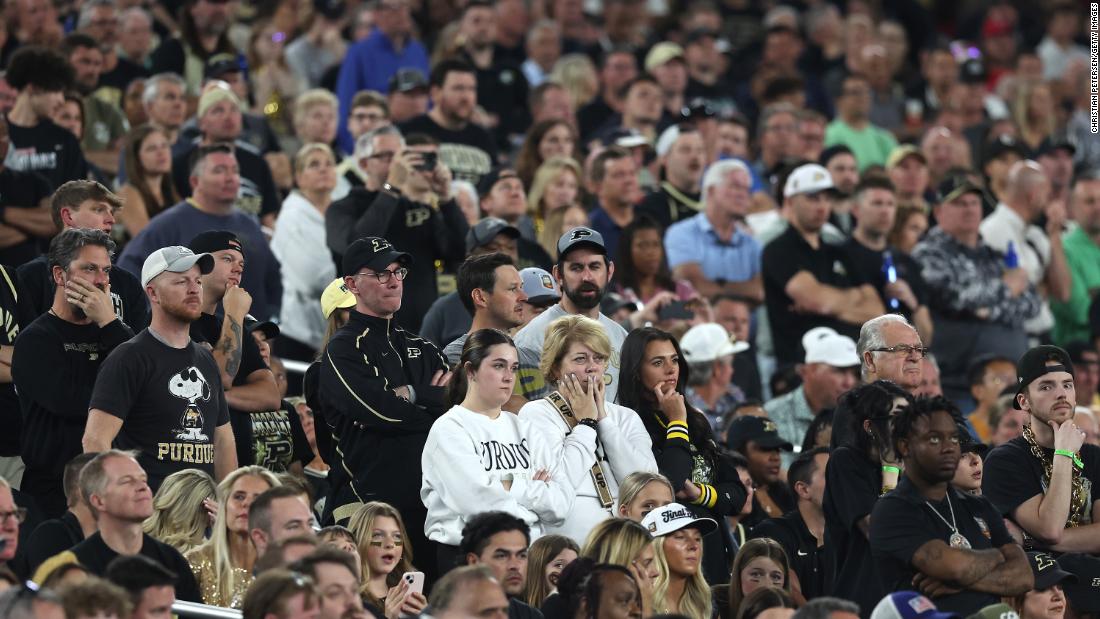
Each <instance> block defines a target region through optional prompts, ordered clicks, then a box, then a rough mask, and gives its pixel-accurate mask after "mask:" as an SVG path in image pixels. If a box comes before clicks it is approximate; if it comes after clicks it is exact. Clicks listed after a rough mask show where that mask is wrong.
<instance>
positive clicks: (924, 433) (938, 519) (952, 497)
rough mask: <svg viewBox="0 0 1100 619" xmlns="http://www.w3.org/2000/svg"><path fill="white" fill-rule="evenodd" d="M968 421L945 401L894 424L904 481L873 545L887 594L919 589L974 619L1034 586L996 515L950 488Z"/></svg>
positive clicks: (922, 404)
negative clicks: (962, 431)
mask: <svg viewBox="0 0 1100 619" xmlns="http://www.w3.org/2000/svg"><path fill="white" fill-rule="evenodd" d="M1070 385H1072V378H1071V379H1070ZM1070 414H1071V415H1072V414H1073V409H1072V408H1071V409H1070ZM961 420H962V413H960V412H959V409H958V408H956V407H955V405H954V404H952V403H951V402H949V401H948V400H946V399H944V398H940V397H935V398H920V399H918V400H917V401H916V402H914V403H913V404H911V405H909V406H907V407H906V408H903V409H902V410H901V412H899V413H898V414H897V415H896V416H895V417H894V421H893V424H892V426H893V427H892V430H891V434H892V436H891V438H892V441H893V445H894V450H895V451H896V453H897V454H898V455H900V456H901V458H902V459H903V461H904V463H905V466H904V471H905V473H904V474H903V475H902V476H901V477H900V479H899V480H898V485H897V488H895V489H894V490H892V491H890V492H889V493H888V494H887V495H886V496H884V497H882V498H881V499H879V501H878V502H877V503H876V504H875V509H874V511H872V512H871V535H870V538H869V539H870V542H871V553H872V555H873V556H874V557H875V559H876V561H877V563H878V571H879V576H880V580H881V582H882V585H883V586H884V587H886V590H887V591H897V590H900V589H907V588H909V587H913V586H916V587H917V588H918V589H920V591H921V592H922V593H924V594H925V595H927V596H928V597H929V598H931V599H932V601H933V602H935V603H936V606H937V607H938V608H939V609H940V610H942V611H947V612H953V613H956V614H958V615H961V616H967V615H970V614H973V613H976V612H978V611H979V610H981V609H982V608H984V607H986V606H989V605H990V604H995V603H997V601H998V599H999V598H1002V597H1013V596H1017V595H1022V594H1024V593H1025V592H1027V591H1028V590H1029V589H1031V588H1032V587H1033V585H1034V584H1035V578H1034V576H1033V575H1032V573H1031V566H1030V564H1029V563H1028V560H1027V556H1026V555H1025V554H1024V551H1023V549H1022V548H1020V546H1019V545H1018V544H1016V542H1015V540H1013V539H1012V536H1011V535H1009V533H1008V529H1007V528H1006V527H1005V523H1004V519H1003V518H1001V515H1000V514H999V513H998V511H997V508H995V507H994V506H993V504H992V503H990V501H989V500H988V499H986V498H984V497H981V496H975V495H972V494H966V493H963V492H960V491H959V490H957V489H955V488H953V487H951V485H950V482H951V480H952V479H953V478H954V477H955V469H956V468H957V467H958V464H959V457H960V455H961V452H960V447H959V441H960V438H961V437H960V426H959V424H958V422H959V421H961Z"/></svg>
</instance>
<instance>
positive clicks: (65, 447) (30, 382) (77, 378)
mask: <svg viewBox="0 0 1100 619" xmlns="http://www.w3.org/2000/svg"><path fill="white" fill-rule="evenodd" d="M114 248H115V244H114V242H113V241H112V240H111V239H110V237H108V236H107V233H105V232H103V231H102V230H92V229H84V228H71V229H68V230H65V231H63V232H62V233H61V234H59V235H57V237H55V238H54V240H53V242H52V243H50V253H49V255H48V259H47V263H48V264H49V266H50V270H51V275H52V276H53V283H54V284H55V286H56V288H55V289H54V298H53V304H52V305H51V306H50V309H49V312H47V313H45V314H43V315H41V316H39V317H38V318H37V319H36V320H35V321H34V322H32V323H31V324H29V325H27V328H26V329H24V330H23V331H22V333H20V334H19V338H18V339H17V340H16V346H15V348H14V351H13V352H12V356H11V374H12V380H13V382H14V383H15V385H16V386H17V388H18V396H19V403H20V408H21V409H22V412H23V419H24V422H23V431H22V434H23V435H24V436H27V437H30V438H31V440H26V441H23V445H22V457H23V462H24V464H26V466H27V469H26V471H24V473H23V481H22V485H21V488H22V490H23V491H24V492H26V493H27V494H29V495H31V496H32V497H34V499H35V501H36V502H37V503H38V506H39V507H40V508H41V509H42V511H43V513H44V514H45V515H46V517H47V518H55V517H58V516H60V515H61V514H62V512H64V511H65V504H66V501H65V492H64V488H63V484H62V478H63V474H64V469H65V465H66V463H67V462H68V461H69V460H70V459H72V458H73V457H75V456H77V455H79V454H80V453H81V452H82V451H83V450H82V447H81V444H80V439H81V437H83V435H84V423H83V422H84V421H85V420H86V419H87V417H88V401H89V399H90V397H91V393H92V387H93V386H94V385H95V380H96V376H97V375H98V374H99V367H100V364H101V363H102V362H103V360H104V359H106V358H107V355H108V354H109V353H110V352H111V351H112V350H114V348H115V347H116V346H118V345H119V344H122V343H123V342H125V341H127V340H129V339H130V338H131V337H133V336H134V332H133V330H132V329H131V328H130V327H129V326H127V325H126V324H125V323H124V322H122V320H120V319H119V317H118V314H117V313H116V311H115V305H114V302H113V300H112V298H111V284H110V276H111V271H112V268H111V255H112V253H113V252H114ZM58 385H65V389H58ZM16 434H19V432H18V431H16Z"/></svg>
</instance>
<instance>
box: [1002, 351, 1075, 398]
mask: <svg viewBox="0 0 1100 619" xmlns="http://www.w3.org/2000/svg"><path fill="white" fill-rule="evenodd" d="M1051 372H1069V374H1070V375H1071V376H1072V375H1073V361H1072V360H1071V359H1070V358H1069V353H1067V352H1066V351H1065V350H1063V349H1061V348H1059V347H1057V346H1051V345H1049V344H1044V345H1042V346H1036V347H1035V348H1032V349H1031V350H1029V351H1027V352H1025V353H1024V356H1022V357H1020V360H1019V361H1018V362H1017V363H1016V376H1017V377H1018V378H1017V383H1016V395H1017V396H1018V395H1020V394H1021V393H1024V392H1025V391H1027V388H1028V385H1030V384H1031V383H1033V382H1035V381H1036V380H1038V379H1039V378H1041V377H1042V376H1043V375H1044V374H1049V373H1051ZM1012 408H1015V409H1019V408H1020V399H1019V398H1015V399H1013V400H1012Z"/></svg>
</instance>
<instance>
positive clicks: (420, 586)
mask: <svg viewBox="0 0 1100 619" xmlns="http://www.w3.org/2000/svg"><path fill="white" fill-rule="evenodd" d="M401 578H402V579H404V581H405V582H406V583H408V585H409V592H410V593H413V592H415V593H419V594H420V595H424V572H405V573H404V574H402V575H401Z"/></svg>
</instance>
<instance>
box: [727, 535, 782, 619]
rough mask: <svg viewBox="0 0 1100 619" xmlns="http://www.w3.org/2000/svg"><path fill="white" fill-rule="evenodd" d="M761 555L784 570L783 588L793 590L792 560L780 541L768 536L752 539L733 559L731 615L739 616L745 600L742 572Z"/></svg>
mask: <svg viewBox="0 0 1100 619" xmlns="http://www.w3.org/2000/svg"><path fill="white" fill-rule="evenodd" d="M760 557H766V558H768V559H771V560H772V561H775V562H776V563H777V564H778V565H779V568H780V569H781V570H783V586H782V587H781V588H782V589H783V590H784V591H786V592H787V593H790V592H791V579H790V577H789V576H788V574H790V562H789V561H788V560H787V553H786V552H785V551H784V550H783V547H782V546H780V545H779V542H777V541H775V540H773V539H771V538H767V537H760V538H757V539H750V540H749V541H747V542H745V543H744V544H743V545H742V546H741V549H740V550H738V551H737V556H736V557H734V559H733V569H732V570H731V571H730V616H731V617H736V616H737V611H738V610H739V609H740V607H741V602H743V601H744V600H745V592H744V591H743V590H742V589H741V572H742V571H743V570H744V569H745V566H746V565H748V564H749V562H750V561H752V560H753V559H758V558H760Z"/></svg>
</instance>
